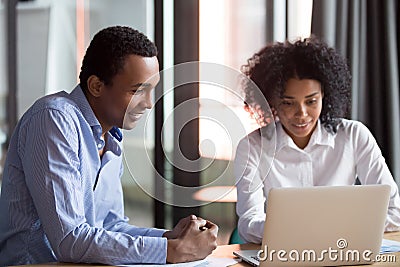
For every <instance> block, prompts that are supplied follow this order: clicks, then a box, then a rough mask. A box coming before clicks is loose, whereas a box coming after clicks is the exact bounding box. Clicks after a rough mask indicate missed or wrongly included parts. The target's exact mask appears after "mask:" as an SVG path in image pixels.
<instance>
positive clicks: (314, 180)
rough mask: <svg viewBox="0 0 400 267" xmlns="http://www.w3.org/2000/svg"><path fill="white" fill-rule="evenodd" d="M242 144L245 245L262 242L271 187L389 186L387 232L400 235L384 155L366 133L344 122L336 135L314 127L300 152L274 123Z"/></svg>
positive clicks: (398, 207)
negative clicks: (357, 181)
mask: <svg viewBox="0 0 400 267" xmlns="http://www.w3.org/2000/svg"><path fill="white" fill-rule="evenodd" d="M268 131H270V130H268V127H266V128H263V129H261V130H260V129H259V130H256V131H254V132H252V133H250V134H249V135H247V136H246V137H245V138H243V139H242V140H241V141H240V143H239V145H238V148H237V151H236V158H235V164H234V165H235V177H236V183H237V192H238V202H237V205H236V212H237V215H238V216H239V222H238V230H239V234H240V236H241V237H242V239H244V240H245V241H247V242H253V243H260V242H261V240H262V235H263V230H264V221H265V210H266V204H267V200H268V192H269V190H270V189H271V188H273V187H307V186H323V185H353V184H354V183H355V180H356V177H358V179H359V180H360V182H361V184H388V185H390V186H391V188H392V190H391V196H390V203H389V209H388V214H387V219H386V224H385V231H398V230H400V197H399V193H398V186H397V184H396V183H395V181H394V179H393V177H392V175H391V173H390V171H389V169H388V167H387V165H386V163H385V159H384V158H383V156H382V153H381V151H380V149H379V147H378V145H377V143H376V141H375V138H374V137H373V136H372V134H371V132H370V131H369V130H368V128H367V127H366V126H365V125H363V124H362V123H361V122H358V121H352V120H345V119H343V120H342V122H341V123H340V124H339V126H338V130H337V133H336V134H331V133H329V132H328V131H327V130H326V129H325V128H324V127H323V126H322V125H321V123H320V122H318V124H317V127H316V128H315V131H314V132H313V134H312V136H311V138H310V141H309V143H308V145H307V146H306V147H305V148H304V149H303V150H302V149H300V148H298V147H297V146H296V145H295V143H294V142H293V140H292V139H291V138H290V137H289V136H288V135H287V134H286V132H285V131H284V130H283V128H282V125H281V124H280V123H279V122H278V123H276V135H274V134H271V133H273V131H272V132H271V133H268Z"/></svg>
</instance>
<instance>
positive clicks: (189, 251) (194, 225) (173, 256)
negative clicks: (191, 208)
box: [164, 215, 218, 263]
mask: <svg viewBox="0 0 400 267" xmlns="http://www.w3.org/2000/svg"><path fill="white" fill-rule="evenodd" d="M217 234H218V226H217V225H216V224H214V223H212V222H210V221H207V220H204V219H202V218H199V217H196V216H195V215H190V216H188V217H186V218H184V219H182V220H180V221H179V223H178V224H177V225H176V226H175V228H174V229H173V230H172V231H168V232H165V233H164V236H165V237H167V238H168V248H167V262H171V263H177V262H187V261H194V260H201V259H204V258H205V257H207V256H208V255H210V254H211V252H212V251H213V250H214V249H216V248H217Z"/></svg>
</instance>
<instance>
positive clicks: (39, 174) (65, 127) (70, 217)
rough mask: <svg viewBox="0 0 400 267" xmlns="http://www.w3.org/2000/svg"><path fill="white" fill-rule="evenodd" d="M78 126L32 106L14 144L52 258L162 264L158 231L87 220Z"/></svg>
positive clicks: (163, 244)
mask: <svg viewBox="0 0 400 267" xmlns="http://www.w3.org/2000/svg"><path fill="white" fill-rule="evenodd" d="M78 128H79V125H77V124H76V123H75V122H74V119H73V117H71V115H67V114H65V113H63V112H61V111H58V110H51V109H47V110H42V111H38V112H37V113H36V114H34V115H33V116H32V118H31V119H30V121H28V122H27V123H26V125H25V126H24V131H25V132H26V138H25V139H24V140H23V141H21V143H20V144H19V154H20V156H21V160H22V164H23V168H24V172H25V175H26V182H27V186H28V188H29V192H30V194H31V196H32V199H33V202H34V204H35V207H36V209H37V213H38V215H39V219H40V222H41V224H42V227H43V229H44V232H45V234H46V237H47V238H48V240H49V242H50V245H51V247H52V249H53V251H54V253H55V255H56V257H57V259H58V261H64V262H85V263H103V264H110V265H116V264H132V263H161V264H163V263H165V262H166V251H167V239H166V238H161V237H159V236H160V235H161V232H157V231H155V232H153V231H152V230H149V232H148V233H149V234H150V236H142V235H141V234H142V233H143V231H144V230H140V231H134V230H126V231H119V230H122V229H125V228H127V226H125V224H124V223H121V224H117V225H116V226H115V227H114V228H113V227H110V228H109V229H105V228H99V227H93V226H91V225H89V224H88V223H87V221H86V219H85V204H84V203H85V197H86V196H85V194H84V190H83V187H82V179H83V177H81V175H80V172H79V169H80V166H79V150H80V148H79V138H80V137H79V135H78ZM89 141H90V140H89ZM132 229H133V228H132ZM134 233H135V234H134Z"/></svg>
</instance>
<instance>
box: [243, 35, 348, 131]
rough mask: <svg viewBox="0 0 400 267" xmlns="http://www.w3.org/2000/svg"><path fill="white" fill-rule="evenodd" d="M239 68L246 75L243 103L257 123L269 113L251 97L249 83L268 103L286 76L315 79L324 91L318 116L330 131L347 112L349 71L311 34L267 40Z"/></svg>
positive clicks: (278, 92) (264, 120)
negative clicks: (274, 40) (296, 38)
mask: <svg viewBox="0 0 400 267" xmlns="http://www.w3.org/2000/svg"><path fill="white" fill-rule="evenodd" d="M242 72H243V73H244V74H245V75H246V76H247V77H248V78H249V79H250V80H248V81H247V82H246V81H245V82H244V93H245V106H246V108H247V109H248V110H253V112H252V113H255V115H256V117H257V118H258V120H259V122H260V124H261V125H265V124H267V123H268V121H269V118H270V117H271V116H272V114H271V112H270V110H269V109H268V108H267V107H266V105H265V104H264V105H263V103H262V102H263V101H262V100H261V99H259V97H255V96H256V95H257V93H255V92H254V90H255V88H256V87H255V86H254V84H252V83H255V85H257V87H258V88H259V90H260V91H261V93H262V95H263V96H264V97H265V99H266V100H267V101H268V103H269V104H270V105H271V104H272V103H273V101H272V100H273V99H276V98H277V97H278V98H280V97H281V96H282V95H283V94H284V91H285V85H286V83H287V81H288V80H289V79H291V78H297V79H312V80H317V81H319V82H320V83H321V88H322V92H323V94H324V97H323V100H322V111H321V115H320V120H321V122H322V123H323V125H324V126H325V128H326V129H327V130H328V131H330V132H336V130H337V125H338V123H339V122H340V119H341V118H343V117H346V116H347V115H348V114H349V108H350V103H351V94H350V84H351V75H350V71H349V68H348V65H347V62H346V60H345V59H344V58H343V57H342V56H341V55H340V54H339V53H338V52H336V51H335V50H334V49H333V48H331V47H329V46H328V45H327V44H326V43H324V42H323V41H321V40H319V39H317V38H316V37H315V36H312V37H310V38H306V39H304V40H298V41H296V42H294V43H291V42H288V41H286V42H284V43H279V42H278V43H273V44H269V45H267V46H266V47H264V48H263V49H261V50H260V51H259V52H258V53H256V54H254V56H253V57H251V58H250V59H249V60H248V64H247V65H244V66H242ZM264 102H265V101H264ZM271 108H274V107H273V106H271ZM250 112H251V111H250Z"/></svg>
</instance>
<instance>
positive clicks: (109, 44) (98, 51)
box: [79, 26, 157, 91]
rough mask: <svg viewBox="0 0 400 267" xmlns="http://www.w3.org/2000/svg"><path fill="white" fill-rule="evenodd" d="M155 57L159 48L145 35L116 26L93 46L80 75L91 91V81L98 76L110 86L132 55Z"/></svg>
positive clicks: (98, 34)
mask: <svg viewBox="0 0 400 267" xmlns="http://www.w3.org/2000/svg"><path fill="white" fill-rule="evenodd" d="M132 54H134V55H138V56H142V57H154V56H156V55H157V48H156V46H155V45H154V43H153V42H151V41H150V40H149V39H148V38H147V37H146V36H145V35H144V34H143V33H141V32H139V31H137V30H135V29H132V28H130V27H126V26H112V27H108V28H105V29H103V30H101V31H99V32H98V33H97V34H96V35H95V36H94V38H93V40H92V41H91V42H90V45H89V47H88V49H87V50H86V54H85V57H84V58H83V62H82V67H81V72H80V74H79V79H80V86H81V88H82V89H83V90H84V91H85V90H87V80H88V78H89V77H90V76H91V75H96V76H97V77H98V78H99V79H100V80H101V81H103V82H104V83H105V84H106V85H109V84H111V82H112V78H113V77H114V76H115V75H116V74H117V73H118V72H119V71H120V70H122V68H123V67H124V62H125V59H126V57H127V56H129V55H132Z"/></svg>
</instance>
